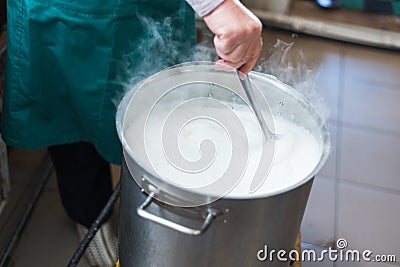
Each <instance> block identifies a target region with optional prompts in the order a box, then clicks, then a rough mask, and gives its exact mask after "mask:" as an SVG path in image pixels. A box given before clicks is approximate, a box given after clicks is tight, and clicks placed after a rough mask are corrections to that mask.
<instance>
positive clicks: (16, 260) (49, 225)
mask: <svg viewBox="0 0 400 267" xmlns="http://www.w3.org/2000/svg"><path fill="white" fill-rule="evenodd" d="M78 245H79V240H78V236H77V233H76V231H75V228H74V225H73V223H72V221H71V220H70V219H69V218H68V217H67V216H66V214H65V211H64V209H63V208H62V206H61V202H60V198H59V195H58V193H56V192H54V191H53V190H51V191H44V192H43V194H42V196H41V198H40V200H39V202H38V204H37V206H36V209H35V211H34V214H33V216H32V217H31V219H30V221H29V224H28V226H27V228H26V230H25V232H24V234H23V236H22V238H21V240H20V242H19V243H18V246H17V249H16V251H15V253H14V257H13V259H12V263H11V266H12V267H26V266H32V267H36V266H38V267H39V266H40V267H47V266H48V267H58V266H60V267H64V266H66V265H67V263H68V261H69V260H70V259H71V257H72V255H73V253H74V252H75V250H76V248H77V247H78ZM78 266H79V267H86V266H89V265H88V264H87V263H86V260H85V259H84V258H82V259H81V261H80V264H79V265H78Z"/></svg>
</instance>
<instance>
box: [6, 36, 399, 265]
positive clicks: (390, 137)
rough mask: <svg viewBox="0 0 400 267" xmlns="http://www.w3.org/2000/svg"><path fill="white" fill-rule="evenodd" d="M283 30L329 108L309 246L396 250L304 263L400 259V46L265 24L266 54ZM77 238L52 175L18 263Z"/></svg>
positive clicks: (65, 248)
mask: <svg viewBox="0 0 400 267" xmlns="http://www.w3.org/2000/svg"><path fill="white" fill-rule="evenodd" d="M277 38H280V39H282V40H284V41H293V42H294V43H295V48H298V49H301V50H302V51H303V53H304V56H305V58H306V59H305V63H306V64H307V65H309V66H319V67H320V75H319V76H318V79H317V89H318V91H319V92H320V94H321V95H322V96H323V97H324V98H325V100H326V103H327V106H328V108H329V110H330V113H329V117H328V121H329V124H330V131H331V136H332V151H331V154H330V157H329V159H328V162H327V164H326V166H325V167H324V168H323V170H322V171H321V172H320V175H318V176H317V177H316V179H315V183H314V186H313V189H312V192H311V196H310V199H309V204H308V206H307V209H306V213H305V217H304V220H303V224H302V230H301V231H302V241H303V242H305V243H307V244H305V247H308V248H310V247H311V248H315V249H317V250H322V249H324V247H327V246H330V245H332V244H333V243H334V242H335V241H336V240H337V239H339V238H345V239H346V240H347V242H348V246H349V248H351V249H358V250H366V249H369V250H371V251H373V252H374V253H375V254H394V255H396V257H397V263H390V264H389V263H385V264H383V263H382V264H378V263H366V262H360V263H354V262H353V263H345V262H330V261H325V262H324V263H310V262H304V263H303V266H306V267H308V266H329V267H331V266H334V267H341V266H362V267H364V266H368V267H374V266H382V267H390V266H400V249H399V247H400V231H399V227H400V215H399V214H400V213H399V210H400V160H399V159H400V152H399V151H400V105H399V102H400V54H399V53H398V52H395V51H389V50H382V49H376V48H369V47H363V46H357V45H352V44H347V43H340V42H337V41H330V40H325V39H319V38H316V37H310V36H305V35H302V34H298V35H296V36H295V37H293V36H292V33H291V32H284V31H278V30H271V29H266V30H265V33H264V43H265V51H264V56H267V55H269V54H270V51H271V50H270V49H271V48H272V46H273V44H274V43H275V41H276V39H277ZM77 245H78V240H77V237H76V235H75V232H74V229H73V224H72V222H71V221H69V219H68V218H67V217H66V215H65V213H64V211H63V210H62V207H61V205H60V200H59V196H58V193H57V190H56V186H55V183H54V177H52V178H51V181H50V183H49V184H48V185H47V187H46V189H45V191H44V193H43V194H42V196H41V198H40V201H39V203H38V205H37V207H36V210H35V213H34V215H33V216H32V218H31V220H30V223H29V224H28V226H27V228H26V231H25V234H24V236H23V238H22V239H21V241H20V243H19V245H18V247H17V250H16V253H15V256H14V258H13V260H12V264H11V266H13V267H20V266H21V267H22V266H23V267H25V266H33V267H35V266H51V267H53V266H56V267H57V266H65V264H66V263H67V261H68V260H69V258H70V257H71V256H72V254H73V251H74V250H75V248H76V247H77ZM80 266H81V267H83V266H87V265H86V263H85V261H84V260H82V261H81V265H80Z"/></svg>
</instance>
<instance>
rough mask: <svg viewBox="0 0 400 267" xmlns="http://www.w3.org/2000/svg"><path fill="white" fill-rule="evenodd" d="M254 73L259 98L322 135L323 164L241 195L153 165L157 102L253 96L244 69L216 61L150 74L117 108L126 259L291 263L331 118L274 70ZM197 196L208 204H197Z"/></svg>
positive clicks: (175, 266) (169, 266)
mask: <svg viewBox="0 0 400 267" xmlns="http://www.w3.org/2000/svg"><path fill="white" fill-rule="evenodd" d="M249 76H250V78H251V79H252V81H253V83H254V86H257V87H258V88H259V89H260V91H259V92H260V95H259V98H258V99H261V98H262V97H265V98H266V99H267V101H268V102H269V106H270V112H271V114H272V115H273V116H274V117H275V116H281V117H284V118H288V119H290V120H291V121H293V123H296V124H298V125H300V126H302V127H304V128H305V129H307V130H308V131H309V132H310V133H311V134H312V135H313V136H314V137H315V139H316V140H318V141H317V142H318V143H319V144H320V145H321V157H320V159H319V162H318V164H317V166H316V167H315V168H314V170H312V171H310V172H309V173H307V174H306V175H304V177H287V178H290V179H292V178H293V181H294V182H293V183H291V184H289V185H285V187H283V188H280V189H279V190H276V191H271V192H267V193H265V192H264V193H261V194H243V195H240V196H239V197H237V196H236V197H233V196H229V195H223V196H222V197H218V196H216V195H213V193H211V192H209V191H207V192H205V193H204V191H193V190H186V189H185V188H182V187H180V186H177V185H176V184H173V183H170V182H169V181H168V180H166V179H164V177H161V176H160V175H158V174H157V172H156V171H155V169H154V168H153V167H152V164H151V162H150V161H149V158H148V155H147V154H146V149H145V148H146V147H145V145H144V142H143V140H144V139H145V138H146V134H145V131H143V128H145V127H146V125H147V124H146V123H147V122H149V120H148V118H149V117H148V115H149V114H152V111H153V110H154V109H153V108H154V106H157V105H161V104H165V105H167V106H168V105H169V106H171V107H175V106H179V103H181V102H182V103H188V100H191V99H193V98H196V99H205V98H207V99H209V98H210V96H212V98H213V99H219V100H221V101H226V102H227V103H230V101H231V102H232V101H233V102H235V101H239V102H240V101H242V100H243V99H245V98H246V97H245V96H244V92H243V88H242V87H241V85H240V82H239V79H238V76H237V73H236V70H233V71H230V72H229V71H227V70H221V69H220V68H219V67H218V68H217V67H216V66H215V65H213V64H209V63H201V62H200V63H193V64H185V65H181V66H176V67H174V68H171V69H167V70H164V71H161V72H160V73H157V74H155V75H154V76H152V77H149V78H148V79H147V80H145V81H143V82H142V83H140V84H138V85H136V86H135V87H134V88H132V89H131V90H130V91H129V92H128V93H127V94H126V96H125V97H124V99H123V100H122V102H121V104H120V105H119V107H118V112H117V129H118V133H119V135H120V138H121V141H122V144H123V152H124V160H123V166H122V177H121V179H122V190H121V206H120V214H121V215H120V232H119V238H120V239H119V252H120V263H121V266H122V267H187V266H191V267H201V266H205V267H214V266H215V267H220V266H227V267H252V266H289V262H290V261H289V259H288V258H289V253H290V251H291V250H292V249H293V248H294V245H295V241H296V237H297V234H298V231H299V228H300V224H301V220H302V217H303V213H304V211H305V207H306V203H307V199H308V196H309V193H310V190H311V186H312V182H313V178H314V176H315V175H316V173H317V172H318V171H319V170H320V169H321V167H322V166H323V164H324V163H325V161H326V158H327V156H328V152H329V146H330V141H329V133H328V131H327V127H326V124H325V121H324V120H323V119H322V118H321V117H320V116H319V115H318V113H317V112H316V111H315V109H314V108H313V107H312V105H310V104H309V103H308V102H307V100H306V99H305V98H304V96H302V95H301V94H299V93H298V92H296V90H294V89H293V88H290V87H289V86H287V85H285V84H283V83H281V82H279V81H278V80H276V79H275V78H274V77H272V76H268V75H265V74H260V73H255V72H251V73H250V74H249ZM165 99H166V101H164V100H165ZM163 101H164V102H163ZM190 103H191V102H190ZM213 103H214V102H213ZM203 108H204V106H200V109H203ZM155 114H159V113H157V112H155ZM132 127H133V128H132ZM130 129H134V130H133V131H131V130H130ZM131 133H134V135H129V136H128V134H131ZM268 179H273V177H272V178H268ZM290 179H289V180H290ZM267 183H268V181H267ZM177 199H178V200H179V201H176V200H177ZM160 200H164V201H160ZM182 200H183V201H182ZM193 200H195V203H204V204H198V205H192V204H193V202H191V201H193ZM166 203H167V204H166ZM176 203H178V204H179V203H185V204H186V203H188V205H176ZM183 207H185V208H183ZM280 250H283V251H284V252H285V253H286V255H285V254H283V252H280V254H279V256H280V258H281V259H279V258H278V257H277V256H278V255H277V254H278V251H280ZM290 255H291V256H292V257H293V253H292V254H290ZM284 258H287V260H283V259H284Z"/></svg>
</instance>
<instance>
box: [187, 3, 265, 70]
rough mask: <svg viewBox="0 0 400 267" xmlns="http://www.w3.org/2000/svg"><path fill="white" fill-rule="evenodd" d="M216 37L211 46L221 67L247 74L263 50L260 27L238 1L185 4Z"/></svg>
mask: <svg viewBox="0 0 400 267" xmlns="http://www.w3.org/2000/svg"><path fill="white" fill-rule="evenodd" d="M187 2H188V3H189V4H190V5H191V6H192V7H193V9H194V10H195V11H196V12H197V13H198V14H199V15H200V16H202V17H203V19H204V21H205V23H206V24H207V26H208V28H209V29H210V30H211V31H212V32H213V33H214V34H215V37H214V45H215V49H216V51H217V54H218V56H220V57H221V61H223V63H224V64H226V65H229V66H231V67H233V68H238V69H240V71H242V72H243V73H245V74H247V73H248V72H249V71H251V69H252V68H253V67H254V66H255V64H256V63H257V59H258V57H259V55H260V53H261V49H262V39H261V32H262V24H261V22H260V20H259V19H258V18H257V17H256V16H255V15H254V14H253V13H251V11H249V10H248V9H247V8H246V7H245V6H243V4H242V3H240V2H239V1H238V0H187Z"/></svg>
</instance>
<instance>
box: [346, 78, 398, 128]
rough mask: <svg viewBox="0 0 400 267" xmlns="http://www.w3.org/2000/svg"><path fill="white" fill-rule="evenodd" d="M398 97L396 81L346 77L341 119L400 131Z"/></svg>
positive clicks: (361, 124) (360, 124) (351, 122)
mask: <svg viewBox="0 0 400 267" xmlns="http://www.w3.org/2000/svg"><path fill="white" fill-rule="evenodd" d="M371 75H372V74H371ZM399 99H400V90H399V86H398V85H391V84H385V83H373V82H369V83H368V82H366V81H365V80H355V81H351V80H345V81H344V87H343V116H342V118H341V120H342V121H343V122H344V123H350V124H354V125H359V126H366V127H374V128H378V129H383V130H388V131H395V132H398V133H400V112H399V111H400V106H399Z"/></svg>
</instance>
